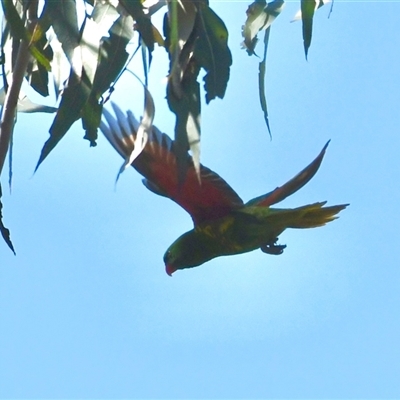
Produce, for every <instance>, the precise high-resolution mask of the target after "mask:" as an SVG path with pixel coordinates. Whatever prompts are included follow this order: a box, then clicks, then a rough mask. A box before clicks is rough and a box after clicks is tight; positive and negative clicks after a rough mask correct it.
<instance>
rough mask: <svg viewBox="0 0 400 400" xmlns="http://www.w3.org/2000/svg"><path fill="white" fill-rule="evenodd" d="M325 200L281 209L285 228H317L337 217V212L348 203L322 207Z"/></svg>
mask: <svg viewBox="0 0 400 400" xmlns="http://www.w3.org/2000/svg"><path fill="white" fill-rule="evenodd" d="M325 204H326V201H324V202H321V203H314V204H309V205H307V206H303V207H298V208H294V209H291V210H281V211H282V212H283V213H281V218H282V217H283V218H284V220H285V222H286V227H287V228H298V229H304V228H317V227H319V226H323V225H325V224H327V223H328V222H331V221H333V220H334V219H336V218H338V217H337V214H338V213H339V212H340V211H342V210H344V209H345V208H346V207H347V206H348V204H340V205H337V206H329V207H324V205H325Z"/></svg>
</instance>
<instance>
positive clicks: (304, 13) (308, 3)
mask: <svg viewBox="0 0 400 400" xmlns="http://www.w3.org/2000/svg"><path fill="white" fill-rule="evenodd" d="M300 4H301V20H302V23H303V43H304V54H305V56H306V59H307V57H308V49H309V48H310V45H311V39H312V28H313V18H314V12H315V10H316V8H318V5H319V0H301V3H300Z"/></svg>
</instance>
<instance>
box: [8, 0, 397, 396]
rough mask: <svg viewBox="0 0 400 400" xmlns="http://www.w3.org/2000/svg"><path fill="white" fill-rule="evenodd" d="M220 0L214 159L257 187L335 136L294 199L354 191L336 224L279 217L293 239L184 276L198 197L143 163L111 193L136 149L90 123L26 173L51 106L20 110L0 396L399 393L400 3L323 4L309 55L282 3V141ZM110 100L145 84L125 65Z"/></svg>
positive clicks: (242, 6)
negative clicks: (226, 63) (167, 191)
mask: <svg viewBox="0 0 400 400" xmlns="http://www.w3.org/2000/svg"><path fill="white" fill-rule="evenodd" d="M211 5H212V7H213V8H214V9H215V10H216V11H217V13H219V14H220V15H221V16H222V17H223V18H224V20H225V22H226V24H227V26H228V29H229V31H230V40H229V43H230V47H231V50H232V52H233V58H234V64H233V67H232V72H231V81H230V86H229V87H228V91H227V94H226V98H225V100H224V101H214V102H212V103H211V105H209V106H205V105H204V107H203V113H202V121H203V125H202V126H203V137H202V154H201V160H202V162H203V163H204V164H205V165H207V166H208V167H210V168H212V169H213V170H215V171H216V172H218V173H219V174H220V175H221V176H223V177H224V178H225V179H226V180H227V181H228V182H229V183H230V184H231V185H232V187H233V188H234V189H235V190H236V191H237V192H238V193H239V194H240V195H241V196H242V197H243V199H244V200H248V199H250V198H252V197H255V196H258V195H260V194H263V193H266V192H267V191H269V190H271V189H273V188H274V187H276V186H277V185H280V184H282V183H284V182H286V180H288V179H289V178H291V177H292V176H294V175H295V174H296V173H297V172H299V171H300V170H301V169H302V168H303V167H304V166H306V165H307V164H308V163H309V162H310V161H311V160H312V159H313V158H314V157H315V156H316V155H317V154H318V152H319V151H320V149H321V148H322V146H323V145H324V144H325V142H326V141H327V140H328V139H331V144H330V146H329V148H328V151H327V155H326V158H325V160H324V162H323V164H322V166H321V169H320V171H319V172H318V174H317V175H316V177H315V178H314V179H313V180H312V181H311V182H310V183H309V184H308V185H307V186H305V187H304V188H303V189H302V190H301V191H299V192H298V193H296V194H295V195H293V196H292V197H291V198H289V199H287V200H285V202H284V203H282V206H285V207H295V206H300V205H304V204H308V203H312V202H315V201H323V200H328V201H329V203H330V204H338V203H343V202H345V203H347V202H349V203H351V206H350V207H349V208H348V209H347V210H345V211H343V212H342V213H341V215H340V219H339V220H337V221H335V222H333V223H331V224H329V225H328V226H326V227H324V228H319V229H313V230H307V231H299V230H292V231H287V232H285V233H284V234H283V235H282V236H281V239H280V241H281V242H282V243H286V244H287V245H288V247H287V249H286V250H285V252H284V254H283V255H281V256H278V257H274V256H267V255H266V254H263V253H261V252H260V251H255V252H252V253H247V254H244V255H240V256H235V257H225V258H219V259H218V258H217V259H215V260H212V261H210V262H208V263H207V264H204V265H203V266H201V267H199V268H194V269H191V270H186V271H178V272H177V273H176V274H174V276H173V277H172V278H170V277H168V276H167V275H166V274H165V271H164V265H163V261H162V256H163V254H164V251H165V249H166V248H167V247H168V246H169V245H170V244H171V243H172V242H173V241H174V240H175V239H176V238H177V237H178V236H179V235H180V234H182V233H183V232H185V231H186V230H189V229H191V220H190V217H189V216H188V215H187V214H186V213H185V211H183V210H182V209H180V208H179V207H178V206H177V205H176V204H174V203H173V202H171V201H168V200H166V199H164V198H161V197H158V196H155V195H154V194H152V193H150V192H148V191H147V190H146V189H145V188H144V187H143V186H142V184H141V182H140V180H141V179H140V178H141V177H140V176H139V175H138V174H137V173H136V172H135V171H134V170H133V169H131V170H128V171H127V172H125V173H124V174H123V176H122V177H121V178H120V180H119V183H118V185H117V189H116V190H114V181H115V177H116V174H117V172H118V169H119V167H120V165H121V161H122V160H121V159H120V158H119V156H118V155H117V154H116V153H115V152H114V150H113V149H112V148H111V147H110V146H109V144H108V143H107V142H106V141H105V140H104V139H103V138H102V137H101V138H100V139H99V145H98V146H97V148H95V149H93V148H89V147H88V146H87V143H86V142H84V141H82V140H81V137H82V135H83V133H82V130H81V127H80V125H79V124H76V125H74V127H73V129H72V131H71V132H69V134H68V135H67V137H66V138H65V139H64V140H63V141H62V142H61V143H60V144H59V146H58V147H57V148H56V150H55V151H54V152H53V153H52V154H51V155H50V156H49V158H48V159H46V161H45V162H44V163H43V165H42V166H41V167H40V168H39V170H38V172H37V173H36V174H35V175H34V176H33V177H32V173H33V170H34V167H35V165H36V162H37V159H38V157H39V154H40V149H41V147H42V145H43V143H44V141H45V140H46V139H47V137H48V133H47V131H48V127H49V126H50V123H51V120H52V117H51V116H44V115H29V116H26V115H20V116H19V121H18V124H17V127H16V131H15V143H14V167H13V169H14V178H13V179H14V181H13V190H12V194H11V195H10V194H9V193H7V191H6V190H3V191H4V192H5V193H4V196H3V203H4V213H5V223H6V225H7V226H8V227H9V228H10V229H11V233H12V239H13V242H14V245H15V247H16V251H17V256H16V257H14V256H13V255H12V254H11V252H10V251H9V250H8V249H7V248H6V246H5V245H2V246H0V260H1V262H0V264H1V266H0V397H1V398H33V397H35V398H61V397H63V398H95V397H96V398H321V397H324V398H396V397H397V398H398V397H400V380H399V379H398V376H400V361H399V360H400V345H399V328H400V316H399V309H400V294H399V284H400V270H399V265H400V246H399V233H398V226H399V213H398V204H399V202H400V190H399V188H398V184H399V178H400V167H399V162H398V152H399V148H400V146H399V145H400V138H399V134H398V130H399V126H400V113H399V104H400V90H399V89H400V77H399V76H400V75H399V73H398V71H399V70H400V57H399V48H400V31H399V30H398V13H399V11H400V10H399V4H398V3H395V2H341V1H337V2H336V3H335V6H334V10H333V13H332V15H331V17H330V19H329V20H328V19H327V15H328V11H329V8H328V7H323V8H322V9H321V10H319V11H318V13H317V15H316V20H315V26H314V38H313V43H312V46H311V49H310V52H309V61H308V62H306V61H305V59H304V54H303V48H302V40H301V25H300V24H299V23H293V24H291V23H290V22H289V21H290V19H291V18H292V16H293V15H294V14H295V12H296V11H297V8H298V3H297V2H290V3H287V5H286V9H285V10H284V11H283V13H282V15H281V16H280V17H279V18H278V19H277V20H276V21H275V23H274V26H273V30H272V32H271V37H270V48H269V58H268V72H267V74H268V81H267V90H268V102H269V111H270V118H271V128H272V134H273V139H272V141H270V139H269V136H268V133H267V130H266V127H265V124H264V121H263V118H262V115H261V112H260V111H259V105H258V99H257V71H258V60H257V59H256V58H255V57H248V56H247V54H246V53H245V52H244V51H243V50H240V42H241V37H240V27H241V25H242V23H243V21H244V15H245V10H246V8H247V3H244V2H227V1H225V2H215V3H211ZM259 53H260V54H261V49H259ZM157 57H158V59H157ZM156 60H159V61H157V62H156ZM164 67H165V68H166V63H165V56H164V54H163V52H162V50H161V49H158V50H157V53H156V55H155V60H154V63H153V71H152V76H151V90H152V92H153V94H154V97H155V99H156V106H157V111H156V119H155V123H156V125H157V126H158V127H159V128H160V129H161V130H163V131H165V132H167V133H169V134H172V131H173V124H174V120H173V117H172V116H171V115H170V114H169V113H168V109H167V106H166V104H165V100H164V87H163V84H162V78H163V76H165V75H166V72H167V71H166V69H163V68H164ZM139 71H140V69H139ZM113 101H115V102H117V103H118V104H119V105H120V106H121V108H123V109H132V110H133V111H134V112H135V113H136V114H140V112H141V107H142V92H141V89H140V86H139V85H138V84H137V83H136V82H135V81H134V80H133V79H132V78H131V77H129V76H126V77H125V78H124V80H123V81H121V83H120V84H119V85H118V86H117V88H116V92H115V94H114V97H113ZM5 178H6V176H3V179H2V184H3V188H5V187H6V179H5Z"/></svg>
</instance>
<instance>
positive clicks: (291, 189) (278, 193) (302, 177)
mask: <svg viewBox="0 0 400 400" xmlns="http://www.w3.org/2000/svg"><path fill="white" fill-rule="evenodd" d="M329 142H330V140H329V141H328V142H327V143H326V145H325V146H324V147H323V149H322V150H321V152H320V153H319V154H318V156H317V157H316V158H315V160H314V161H313V162H312V163H311V164H309V165H308V166H307V167H306V168H304V169H303V170H302V171H300V172H299V173H298V174H297V175H296V176H295V177H294V178H292V179H291V180H290V181H288V182H286V183H285V184H284V185H282V186H279V187H277V188H276V189H275V190H273V191H272V192H269V193H267V194H264V195H262V196H259V197H256V198H255V199H252V200H250V201H249V202H248V203H246V206H260V207H269V206H271V205H272V204H276V203H279V202H280V201H282V200H283V199H286V197H288V196H290V195H292V194H293V193H295V192H297V191H298V190H299V189H301V188H302V187H303V186H304V185H305V184H306V183H307V182H308V181H309V180H310V179H311V178H312V177H313V176H314V175H315V174H316V172H317V171H318V169H319V167H320V165H321V162H322V159H323V158H324V155H325V151H326V148H327V147H328V144H329Z"/></svg>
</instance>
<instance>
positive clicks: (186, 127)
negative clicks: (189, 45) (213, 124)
mask: <svg viewBox="0 0 400 400" xmlns="http://www.w3.org/2000/svg"><path fill="white" fill-rule="evenodd" d="M198 73H199V67H198V66H196V64H194V63H192V65H191V66H190V67H188V68H187V70H186V72H185V75H184V77H183V79H182V96H181V97H180V98H178V97H177V96H176V95H175V94H174V92H173V90H172V85H171V83H170V84H169V85H168V87H167V101H168V106H169V108H170V110H171V111H172V112H173V113H174V114H175V115H176V122H175V147H174V151H175V154H176V157H177V164H178V165H177V167H178V179H179V181H180V182H181V183H182V182H183V179H184V177H185V175H186V169H187V162H186V160H187V151H188V150H191V152H192V158H193V163H194V167H195V169H196V172H197V176H198V178H199V180H200V134H201V130H200V115H201V100H200V85H199V83H198V82H197V76H198Z"/></svg>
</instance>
